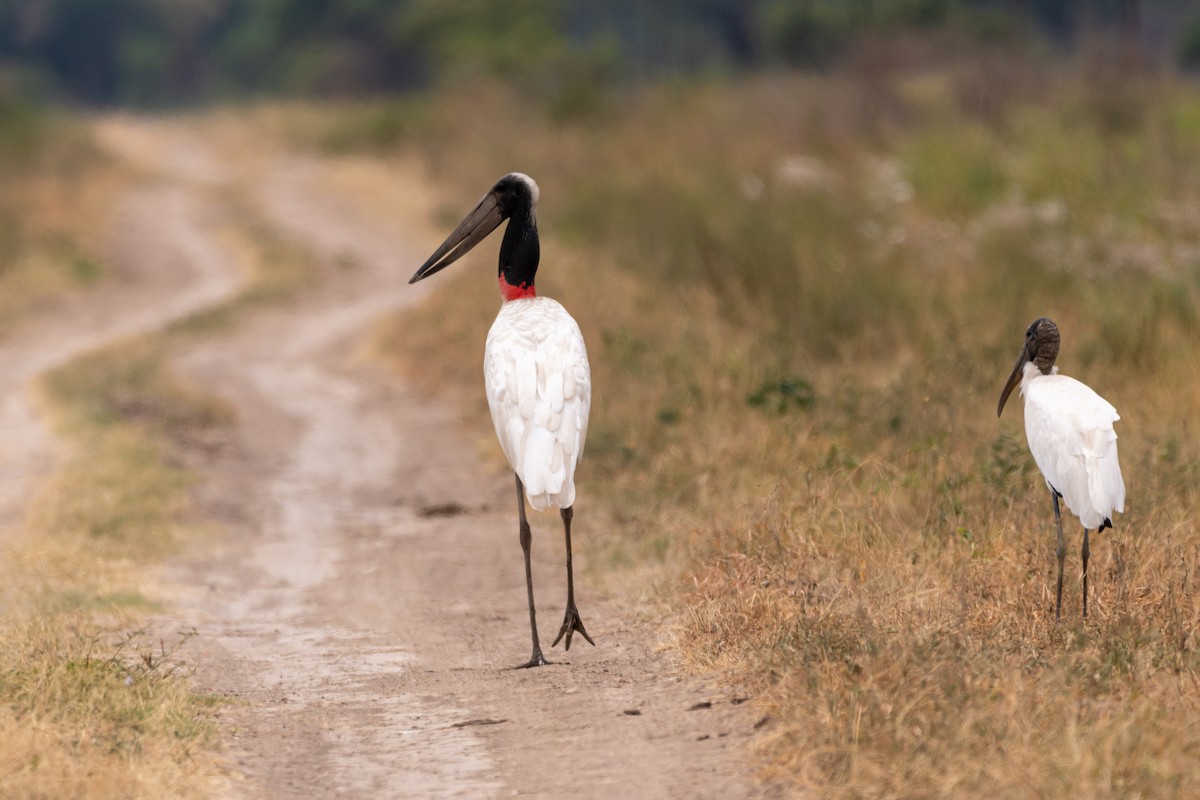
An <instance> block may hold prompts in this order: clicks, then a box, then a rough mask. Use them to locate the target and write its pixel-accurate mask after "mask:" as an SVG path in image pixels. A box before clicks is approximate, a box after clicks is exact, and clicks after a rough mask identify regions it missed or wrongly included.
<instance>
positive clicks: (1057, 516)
mask: <svg viewBox="0 0 1200 800" xmlns="http://www.w3.org/2000/svg"><path fill="white" fill-rule="evenodd" d="M1050 496H1051V497H1053V498H1054V521H1055V522H1056V523H1057V524H1058V549H1057V550H1055V554H1056V555H1057V556H1058V595H1057V599H1056V600H1055V601H1054V621H1055V622H1058V620H1059V618H1060V617H1061V615H1062V578H1063V560H1064V559H1065V558H1066V557H1067V543H1066V540H1064V539H1063V532H1062V512H1061V511H1059V510H1058V492H1056V491H1054V490H1053V489H1051V490H1050Z"/></svg>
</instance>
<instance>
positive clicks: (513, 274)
mask: <svg viewBox="0 0 1200 800" xmlns="http://www.w3.org/2000/svg"><path fill="white" fill-rule="evenodd" d="M537 201H538V185H537V183H535V182H534V180H533V179H532V178H530V177H529V176H528V175H523V174H521V173H519V172H513V173H510V174H508V175H505V176H504V177H503V178H501V179H500V180H499V181H497V182H496V185H495V186H493V187H492V188H491V190H490V191H489V192H488V193H487V194H485V195H484V196H483V199H482V200H480V201H479V204H478V205H476V206H475V209H474V210H473V211H472V212H471V213H470V214H468V215H467V216H466V218H465V219H464V220H463V221H462V222H460V223H459V225H458V227H457V228H455V229H454V232H453V233H451V234H450V236H449V237H448V238H447V239H446V241H445V242H443V243H442V244H441V246H440V247H438V249H437V250H435V251H434V253H433V255H431V256H430V257H429V259H428V260H427V261H426V262H425V263H424V264H422V265H421V268H420V269H418V270H417V272H416V274H415V275H413V276H412V279H411V280H410V281H409V283H416V282H417V281H419V280H421V279H422V278H427V277H429V276H430V275H432V274H433V273H435V272H437V271H438V270H441V269H442V268H444V267H446V266H447V265H449V264H451V263H453V262H454V261H457V260H458V259H459V258H460V257H461V256H463V255H464V254H465V253H466V252H467V251H468V250H470V249H471V248H472V247H474V246H475V245H477V244H478V243H479V242H481V241H483V239H484V238H486V237H487V235H488V234H489V233H491V232H492V231H494V230H495V229H496V228H497V227H499V226H500V224H501V223H502V222H503V221H504V220H508V227H507V228H506V229H505V231H504V239H503V241H502V242H501V244H500V294H501V296H502V297H503V298H504V304H503V305H502V306H501V307H500V313H499V314H498V315H497V316H496V321H495V322H494V323H492V328H491V330H490V331H489V332H488V337H487V346H486V348H485V349H484V356H483V376H484V384H485V386H486V389H487V399H488V407H489V408H491V411H492V423H493V424H494V425H495V427H496V436H497V437H498V438H499V439H500V446H501V447H502V448H503V449H504V455H505V456H507V457H508V463H509V465H510V466H511V467H512V468H513V472H515V473H516V478H517V513H518V515H519V518H520V539H521V550H522V551H523V552H524V554H525V586H526V588H527V590H528V594H529V627H530V629H531V631H532V634H533V654H532V655H531V656H530V658H529V661H528V662H526V663H525V664H522V665H521V666H522V667H537V666H541V665H543V664H548V663H550V662H548V661H546V659H545V657H544V656H543V655H542V647H541V644H540V643H539V641H538V632H537V614H536V612H535V610H534V602H533V570H532V568H531V567H530V563H529V548H530V542H531V539H532V536H531V533H530V529H529V522H528V520H527V519H526V518H525V500H526V498H527V497H528V499H529V504H530V505H532V506H533V507H534V509H536V510H539V511H540V510H543V509H547V508H557V509H560V512H559V513H560V515H561V517H562V522H563V531H564V532H565V534H566V540H567V610H566V614H565V615H564V618H563V624H562V628H560V629H559V631H558V636H557V638H555V640H554V643H553V644H552V645H551V647H553V646H554V645H557V644H558V643H559V641H560V640H561V639H562V638H563V637H564V636H566V649H567V650H570V649H571V637H572V636H573V635H574V633H575V632H576V631H578V632H579V633H580V634H581V635H582V636H583V638H584V639H587V641H588V642H589V643H590V644H592V645H595V642H594V641H592V637H590V636H588V633H587V631H586V630H584V627H583V621H582V620H581V619H580V618H579V611H578V609H577V608H576V607H575V583H574V577H573V575H572V569H571V519H572V517H573V511H572V509H573V507H574V503H575V467H576V465H577V464H578V463H579V460H580V459H581V458H582V457H583V442H584V439H585V438H586V437H587V427H588V411H589V408H590V405H591V399H592V379H591V371H590V370H589V368H588V360H587V350H586V348H585V347H584V344H583V334H581V333H580V332H579V326H578V325H577V324H576V323H575V320H574V319H572V318H571V315H570V314H568V313H567V311H566V309H564V308H563V307H562V306H561V305H559V304H558V303H557V302H555V301H554V300H551V299H550V298H548V297H538V296H537V291H536V290H535V288H534V283H533V279H534V276H535V274H536V273H537V268H538V260H539V258H540V247H539V243H538V231H537V214H536V211H537Z"/></svg>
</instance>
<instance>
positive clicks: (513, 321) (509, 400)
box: [483, 297, 592, 511]
mask: <svg viewBox="0 0 1200 800" xmlns="http://www.w3.org/2000/svg"><path fill="white" fill-rule="evenodd" d="M483 376H484V383H485V386H486V389H487V399H488V407H489V408H490V409H491V412H492V423H493V424H494V425H495V427H496V436H497V437H498V438H499V439H500V446H501V447H502V448H503V449H504V455H505V456H507V458H508V463H509V465H510V466H512V468H513V471H514V472H516V473H517V476H518V477H519V478H520V479H521V482H522V483H523V484H524V486H525V496H526V498H527V499H528V500H529V504H530V505H531V506H533V508H535V509H537V510H539V511H540V510H544V509H547V508H570V507H571V505H572V504H574V502H575V466H576V465H577V464H578V463H579V460H580V459H581V458H582V457H583V445H584V440H585V438H586V437H587V427H588V413H589V409H590V405H591V399H592V383H591V373H590V371H589V369H588V360H587V350H586V348H585V347H584V343H583V334H582V333H580V331H579V326H578V325H577V324H576V323H575V320H574V319H572V317H571V315H570V314H568V313H567V310H566V309H565V308H563V307H562V306H561V305H560V304H559V303H558V302H556V301H554V300H552V299H550V298H548V297H527V298H521V299H517V300H510V301H508V302H506V303H505V304H504V305H503V306H501V308H500V313H499V314H498V315H497V316H496V321H495V322H494V323H493V324H492V328H491V330H490V331H489V332H488V337H487V347H486V348H485V350H484V357H483Z"/></svg>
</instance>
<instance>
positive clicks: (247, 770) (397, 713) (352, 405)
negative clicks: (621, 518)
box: [107, 120, 763, 798]
mask: <svg viewBox="0 0 1200 800" xmlns="http://www.w3.org/2000/svg"><path fill="white" fill-rule="evenodd" d="M122 126H123V129H122ZM107 135H108V136H109V137H110V138H115V139H116V140H119V141H121V142H123V143H124V146H125V147H126V149H128V150H130V151H131V152H136V153H163V154H168V155H167V156H165V157H167V158H174V159H178V160H179V163H181V164H185V165H187V168H186V169H185V170H183V171H181V172H179V173H177V182H176V189H175V191H179V192H183V194H184V196H185V197H193V198H198V197H200V196H201V195H202V193H203V192H209V191H210V190H211V187H212V185H213V181H212V180H211V179H210V178H211V165H212V164H219V163H222V158H220V157H219V156H220V154H219V153H218V154H213V153H210V152H207V151H204V150H200V149H198V148H200V147H201V145H200V144H199V143H198V142H197V141H196V140H194V139H190V138H189V137H188V135H187V132H186V131H181V130H180V129H179V128H178V127H172V126H170V125H165V124H162V123H150V122H140V121H137V120H124V121H122V122H121V125H119V126H116V127H110V128H109V129H108V131H107ZM115 149H121V146H120V145H117V146H115ZM197 175H199V176H200V177H201V178H203V179H198V178H197ZM242 188H243V189H244V190H245V191H247V192H248V193H249V194H250V195H251V200H252V202H253V203H254V204H256V206H257V207H258V208H259V209H260V210H261V211H262V213H263V214H264V215H265V216H266V217H267V218H268V219H270V220H271V221H272V223H273V224H274V225H275V226H276V227H277V228H278V229H279V230H280V231H282V232H283V233H284V234H285V235H287V236H289V237H291V238H293V239H294V240H295V241H297V242H299V243H301V244H303V245H304V246H306V247H308V248H310V249H311V250H312V251H313V252H314V253H315V255H316V257H317V258H318V259H319V261H320V262H321V264H322V265H323V268H322V270H321V276H320V278H319V279H318V281H317V282H316V285H315V286H314V287H313V288H311V289H310V290H308V291H306V293H305V294H304V295H303V296H301V297H300V298H298V299H297V300H295V301H294V302H291V303H288V304H287V306H286V307H284V308H278V309H274V310H269V311H264V312H260V313H258V314H256V315H255V316H254V317H253V318H251V319H248V320H246V321H245V322H244V323H243V324H241V325H239V326H237V328H236V329H235V330H234V331H233V332H229V333H223V334H219V335H215V336H214V337H213V338H210V339H207V340H205V341H203V342H201V343H199V344H197V345H195V346H193V347H191V348H190V349H189V350H188V351H187V352H186V353H183V354H182V355H181V356H180V358H179V360H178V366H179V368H180V369H181V370H183V371H184V372H185V373H187V374H188V375H189V376H191V377H193V378H194V379H196V380H198V381H199V382H200V383H201V385H203V386H205V387H207V388H208V389H209V390H211V391H213V392H215V393H217V394H219V395H220V396H222V397H224V398H225V399H227V400H228V401H230V402H231V403H232V404H233V405H234V406H235V407H236V408H237V411H238V423H237V426H236V430H235V431H234V432H233V433H232V434H231V436H230V438H229V440H228V441H225V442H223V443H222V444H221V446H220V447H217V448H207V449H206V450H205V451H204V452H195V453H191V454H189V456H188V458H189V459H190V460H191V461H192V463H193V466H194V467H195V468H197V469H198V470H199V471H200V472H201V473H202V475H203V476H204V478H205V483H204V486H203V488H202V489H201V490H200V492H199V494H198V497H197V502H198V504H199V505H200V507H201V510H202V512H203V513H205V514H206V515H208V516H210V517H212V518H214V519H216V520H218V521H220V522H221V523H223V525H224V526H225V528H226V529H227V531H228V535H227V536H225V537H224V538H223V539H222V541H221V543H220V544H219V545H217V546H216V548H215V550H214V551H213V552H210V553H208V554H206V555H205V556H203V557H201V558H196V559H193V560H190V561H188V562H186V563H179V564H176V565H174V566H173V567H171V568H170V570H169V572H168V576H169V581H170V583H171V584H173V585H174V586H175V587H176V594H175V596H174V598H173V606H174V608H175V611H174V612H173V613H172V614H171V615H170V617H169V618H167V619H164V620H163V621H162V624H163V625H164V626H170V627H178V628H179V629H190V628H192V627H194V628H195V629H196V630H197V631H198V632H199V635H198V636H196V637H194V638H193V639H191V640H190V641H189V642H188V644H187V645H186V648H185V657H186V658H187V659H188V660H189V661H190V663H191V664H192V665H193V666H194V667H195V669H196V680H197V683H198V686H199V688H200V689H201V690H204V691H208V692H212V693H215V694H218V695H222V696H226V697H230V698H233V699H234V700H235V701H236V702H234V703H231V704H230V705H228V706H226V707H225V708H224V709H223V710H222V712H221V716H220V719H221V728H222V732H223V736H224V738H225V741H226V750H225V752H226V756H227V761H228V779H227V781H226V782H225V785H224V786H223V787H222V789H223V793H224V794H226V795H228V796H233V797H255V798H258V797H266V798H300V797H303V798H310V797H361V796H366V795H368V794H369V795H370V796H380V797H500V796H504V797H507V796H514V795H521V796H533V797H547V798H550V797H555V798H558V797H572V798H588V797H597V798H599V797H614V796H620V797H651V798H653V797H687V798H693V797H698V798H703V797H722V798H727V797H751V796H760V795H761V794H762V793H763V792H762V790H761V789H757V788H756V787H755V784H754V783H753V782H752V781H751V780H750V777H749V774H748V771H747V767H746V765H745V763H744V761H743V757H742V753H741V750H740V748H741V747H742V746H743V745H744V744H745V743H746V742H747V740H748V739H749V737H750V736H751V735H752V731H753V728H754V724H755V719H754V718H753V717H752V716H750V714H749V711H748V706H745V705H741V704H740V700H741V698H739V697H737V696H736V694H735V693H734V692H733V691H732V690H723V689H714V688H712V687H710V686H707V685H705V684H704V683H702V682H699V681H695V680H690V679H683V678H681V677H679V675H678V673H677V672H676V670H675V668H674V666H673V664H672V660H671V656H670V654H669V651H665V650H663V649H662V648H661V647H660V646H659V638H658V637H659V633H658V631H657V630H656V628H655V626H654V625H653V624H650V623H648V622H645V621H642V620H641V617H640V616H639V610H638V609H637V608H633V607H630V606H629V605H627V604H626V602H623V601H622V599H621V598H598V597H596V596H595V594H594V593H593V592H592V591H589V586H588V585H587V582H586V579H584V580H577V582H576V587H577V592H578V599H579V603H580V610H581V612H582V614H583V617H584V620H585V621H586V623H587V626H588V630H589V632H591V633H592V634H593V635H594V636H595V638H596V641H597V646H596V647H595V648H592V647H590V646H588V645H587V644H586V643H584V642H581V641H580V640H579V639H577V640H576V643H575V647H574V648H573V649H572V651H571V652H570V653H567V654H564V653H563V652H562V651H561V648H556V649H554V650H547V655H548V657H550V658H551V659H552V660H555V661H557V662H558V663H556V664H555V665H554V666H549V667H545V668H541V669H534V670H511V669H508V667H510V666H512V665H514V664H517V663H520V662H522V661H524V660H525V659H526V658H527V657H528V651H529V640H528V619H527V616H526V609H525V587H524V572H523V566H522V560H521V551H520V547H519V544H518V540H517V521H516V513H515V507H514V506H515V500H514V497H513V495H514V490H513V486H512V482H511V479H497V477H496V476H494V475H491V474H488V473H487V472H486V471H485V470H484V469H483V468H482V467H481V466H480V465H479V464H478V460H477V458H476V456H475V454H474V453H473V451H472V447H471V446H470V444H469V443H468V442H466V441H464V439H463V437H462V435H461V434H460V432H459V429H460V425H459V420H457V419H456V418H455V417H454V414H453V413H452V411H450V410H448V409H446V408H443V407H441V406H439V405H438V404H437V403H435V402H432V401H431V400H430V399H428V398H425V397H420V396H418V395H416V394H415V393H414V392H413V391H411V390H410V389H409V388H408V387H406V386H405V385H403V384H402V383H400V382H398V381H397V380H396V379H395V377H394V376H391V375H388V374H385V373H384V372H382V371H381V370H380V369H379V368H377V367H376V366H374V365H372V364H371V363H366V362H364V361H363V360H361V359H358V358H355V356H354V353H355V351H356V348H357V347H358V345H359V344H360V343H361V340H362V337H363V336H364V334H365V331H366V330H367V328H368V326H369V325H370V324H371V323H372V321H373V320H375V319H376V318H377V317H378V316H379V315H380V314H382V313H384V312H387V311H390V310H394V309H396V308H397V307H400V306H403V305H405V304H410V303H414V302H417V301H418V300H419V299H420V297H421V295H422V289H420V288H415V287H410V286H408V285H407V283H406V281H407V279H408V277H409V275H410V274H411V272H412V268H413V267H414V265H416V264H419V263H420V262H421V260H422V259H423V258H424V256H425V255H426V253H425V242H424V241H421V240H417V239H416V238H415V237H417V236H424V235H426V234H427V232H424V231H422V232H419V233H413V232H412V231H409V232H405V231H402V230H400V229H399V228H398V227H397V228H391V227H388V226H382V225H379V224H376V223H374V222H372V221H371V220H366V219H364V218H362V216H361V215H358V214H356V213H355V211H354V204H353V203H351V202H349V201H348V199H347V198H345V197H344V196H340V195H339V190H338V189H337V187H336V185H335V182H332V181H329V180H327V179H326V176H325V175H324V173H323V171H322V164H321V162H319V161H316V160H305V159H297V158H287V159H285V158H280V159H277V160H275V161H270V162H269V163H267V164H266V166H265V167H264V168H263V170H262V172H261V173H259V174H258V175H257V176H256V178H255V181H254V185H253V186H252V187H242ZM416 188H419V187H416ZM164 191H165V190H164ZM194 201H195V200H194ZM181 214H182V211H181V209H179V208H176V207H172V206H168V205H165V204H164V205H163V206H162V207H160V208H158V209H157V213H156V217H155V219H157V220H158V223H157V224H156V225H155V226H153V227H154V232H155V235H165V236H168V237H169V236H171V235H172V234H171V231H173V230H175V229H174V228H172V227H171V226H172V225H173V224H175V223H174V222H172V220H174V219H175V217H176V216H179V215H181ZM181 218H186V215H182V216H181ZM117 233H118V236H119V237H120V238H121V239H122V242H121V248H122V251H123V252H126V253H128V254H129V256H128V258H130V260H132V261H137V260H138V255H137V254H138V253H141V252H144V249H145V248H149V247H152V246H153V239H152V237H148V236H147V235H146V234H144V233H142V232H139V228H137V227H136V226H134V227H127V228H125V229H121V228H120V226H118V231H117ZM181 238H182V240H188V238H189V237H188V236H187V235H182V236H181ZM414 242H415V243H414ZM192 244H193V245H195V249H194V250H192V251H189V252H190V256H189V258H191V259H192V261H191V265H192V268H193V269H194V270H196V271H197V272H200V273H205V274H208V273H213V274H216V273H220V274H226V273H227V269H226V268H225V267H224V266H219V265H220V264H223V263H224V262H225V261H226V259H224V258H223V257H222V254H221V252H220V250H219V245H218V244H216V243H215V240H211V239H210V240H206V241H205V242H203V243H199V242H192ZM181 246H182V245H181ZM185 249H186V248H185ZM347 265H350V266H347ZM481 381H482V377H481ZM531 522H532V524H533V526H534V551H535V564H534V570H535V582H536V591H537V596H538V606H539V611H540V612H541V613H540V615H539V619H540V621H541V627H542V634H543V642H544V645H549V639H546V636H547V634H549V635H550V636H551V638H552V636H553V633H554V631H556V630H557V623H558V621H559V619H560V617H561V613H562V607H563V603H564V600H565V576H564V565H563V546H562V533H561V528H560V526H559V522H558V517H557V514H541V515H534V516H533V518H532V519H531ZM588 524H589V523H588V511H587V500H586V498H581V502H580V503H579V504H578V508H577V515H576V526H575V529H576V531H577V534H576V537H575V549H576V558H577V561H582V560H583V559H586V555H587V550H588V547H587V544H586V537H587V530H588ZM579 574H581V573H580V572H577V575H579ZM582 574H584V575H586V573H582Z"/></svg>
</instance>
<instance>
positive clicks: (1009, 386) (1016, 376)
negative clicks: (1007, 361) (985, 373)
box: [996, 344, 1033, 417]
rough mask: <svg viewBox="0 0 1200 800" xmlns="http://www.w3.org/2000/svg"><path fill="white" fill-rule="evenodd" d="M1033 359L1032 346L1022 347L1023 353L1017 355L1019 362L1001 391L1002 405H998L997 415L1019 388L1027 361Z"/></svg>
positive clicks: (1014, 366)
mask: <svg viewBox="0 0 1200 800" xmlns="http://www.w3.org/2000/svg"><path fill="white" fill-rule="evenodd" d="M1032 360H1033V353H1032V352H1030V347H1029V345H1028V344H1026V345H1025V346H1024V347H1022V348H1021V355H1019V356H1017V363H1016V364H1014V365H1013V370H1012V374H1011V375H1009V376H1008V383H1006V384H1004V391H1002V392H1001V393H1000V405H998V406H996V416H997V417H998V416H1000V413H1001V412H1002V411H1004V404H1005V403H1006V402H1008V396H1009V395H1010V394H1012V390H1013V389H1015V388H1017V384H1019V383H1020V382H1021V371H1022V369H1024V367H1025V362H1026V361H1032Z"/></svg>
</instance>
